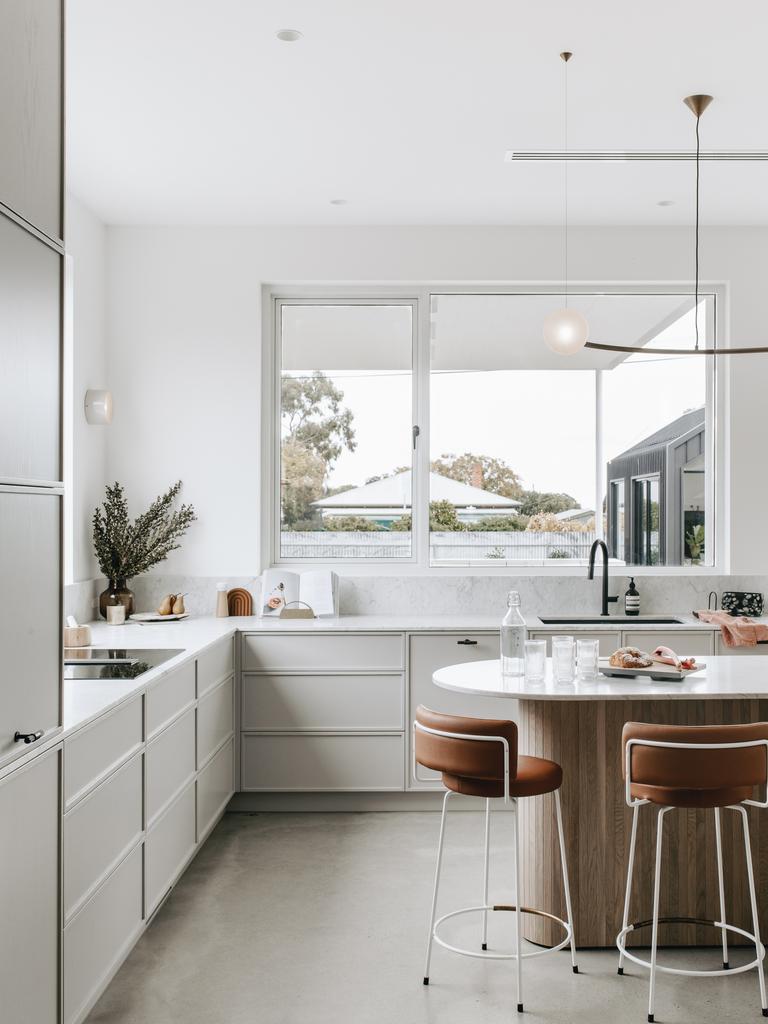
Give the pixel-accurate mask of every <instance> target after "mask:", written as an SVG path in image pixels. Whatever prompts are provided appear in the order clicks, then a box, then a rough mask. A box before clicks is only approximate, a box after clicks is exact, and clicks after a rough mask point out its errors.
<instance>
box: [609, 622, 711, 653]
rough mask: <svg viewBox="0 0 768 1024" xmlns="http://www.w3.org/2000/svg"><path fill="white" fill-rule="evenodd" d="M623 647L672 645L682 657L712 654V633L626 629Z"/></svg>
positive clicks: (652, 647) (644, 648) (644, 647)
mask: <svg viewBox="0 0 768 1024" xmlns="http://www.w3.org/2000/svg"><path fill="white" fill-rule="evenodd" d="M622 647H639V648H640V650H641V651H654V650H655V649H656V648H657V647H671V648H672V650H673V651H675V652H676V653H677V654H679V655H680V657H683V656H685V655H688V654H693V655H695V656H696V657H698V656H699V655H701V654H712V633H711V632H710V631H709V630H706V629H699V630H691V631H690V633H686V632H684V631H683V630H677V632H673V631H672V630H669V631H668V632H666V633H665V632H664V631H663V630H662V631H659V632H658V633H657V632H656V631H655V630H654V632H653V633H651V632H646V631H640V630H636V631H635V632H632V631H631V630H624V634H623V640H622ZM601 653H602V652H601ZM611 653H612V652H611Z"/></svg>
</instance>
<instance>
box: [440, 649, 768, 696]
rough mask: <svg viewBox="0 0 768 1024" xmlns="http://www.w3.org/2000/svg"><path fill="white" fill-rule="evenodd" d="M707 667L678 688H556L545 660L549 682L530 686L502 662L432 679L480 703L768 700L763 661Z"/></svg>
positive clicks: (716, 660) (646, 683)
mask: <svg viewBox="0 0 768 1024" xmlns="http://www.w3.org/2000/svg"><path fill="white" fill-rule="evenodd" d="M704 664H705V667H704V668H703V669H701V670H700V671H699V672H692V673H691V674H690V675H688V676H686V678H685V679H684V680H683V681H682V682H680V683H675V682H655V681H653V680H651V679H648V678H647V677H642V676H636V677H633V678H626V679H609V678H607V677H606V676H598V678H597V679H596V680H594V681H592V682H581V681H577V682H573V683H567V684H566V683H555V682H554V681H553V679H552V661H551V659H550V658H548V659H547V670H546V678H545V679H544V681H543V682H541V683H531V682H527V681H526V680H525V678H523V677H521V676H512V677H510V676H502V674H501V662H500V661H498V660H497V661H474V662H467V663H465V664H463V665H448V666H447V667H446V668H441V669H438V671H437V672H435V673H434V675H433V676H432V680H433V682H434V683H435V685H436V686H440V687H442V688H443V689H444V690H455V691H457V692H458V693H468V694H474V695H475V696H476V697H506V698H508V699H516V700H675V699H678V700H679V699H683V700H685V699H688V700H714V699H721V698H722V699H729V698H735V699H740V698H752V697H768V673H767V672H766V670H765V662H764V661H763V659H762V658H743V657H738V656H736V657H734V656H733V655H708V656H707V658H706V661H705V662H704Z"/></svg>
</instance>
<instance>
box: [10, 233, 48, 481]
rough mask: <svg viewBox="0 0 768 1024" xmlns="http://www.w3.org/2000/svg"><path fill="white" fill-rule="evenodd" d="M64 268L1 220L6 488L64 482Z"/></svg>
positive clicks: (32, 238) (45, 247)
mask: <svg viewBox="0 0 768 1024" xmlns="http://www.w3.org/2000/svg"><path fill="white" fill-rule="evenodd" d="M61 260H62V257H61V256H60V255H59V253H57V252H56V251H55V250H54V249H51V248H50V247H49V246H48V245H46V244H45V243H44V242H41V241H40V240H39V239H37V238H35V236H34V235H32V234H30V233H29V232H27V231H25V229H24V228H22V227H20V226H19V225H18V224H16V223H15V222H14V221H12V220H10V219H9V218H8V217H5V216H3V215H2V214H0V481H11V482H24V483H34V482H41V483H46V484H48V483H51V482H56V481H59V480H61V385H60V377H61Z"/></svg>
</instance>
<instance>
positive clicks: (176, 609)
mask: <svg viewBox="0 0 768 1024" xmlns="http://www.w3.org/2000/svg"><path fill="white" fill-rule="evenodd" d="M171 611H172V612H173V614H174V615H184V613H185V611H186V609H185V608H184V595H183V594H179V595H178V596H177V597H176V598H175V600H174V602H173V605H172V607H171Z"/></svg>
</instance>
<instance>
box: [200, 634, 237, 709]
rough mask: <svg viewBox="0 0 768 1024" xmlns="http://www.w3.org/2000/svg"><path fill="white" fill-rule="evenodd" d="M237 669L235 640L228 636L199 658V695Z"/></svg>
mask: <svg viewBox="0 0 768 1024" xmlns="http://www.w3.org/2000/svg"><path fill="white" fill-rule="evenodd" d="M234 671H235V640H234V637H231V636H229V637H227V639H226V640H222V641H221V642H220V643H218V644H214V646H213V647H210V648H209V649H208V650H207V651H204V652H203V653H202V654H201V655H200V656H199V657H198V659H197V695H198V697H202V695H203V694H204V693H206V692H207V691H208V690H210V689H211V688H212V687H214V686H215V685H216V683H220V682H221V680H222V679H224V677H225V676H228V675H230V673H232V672H234Z"/></svg>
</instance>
